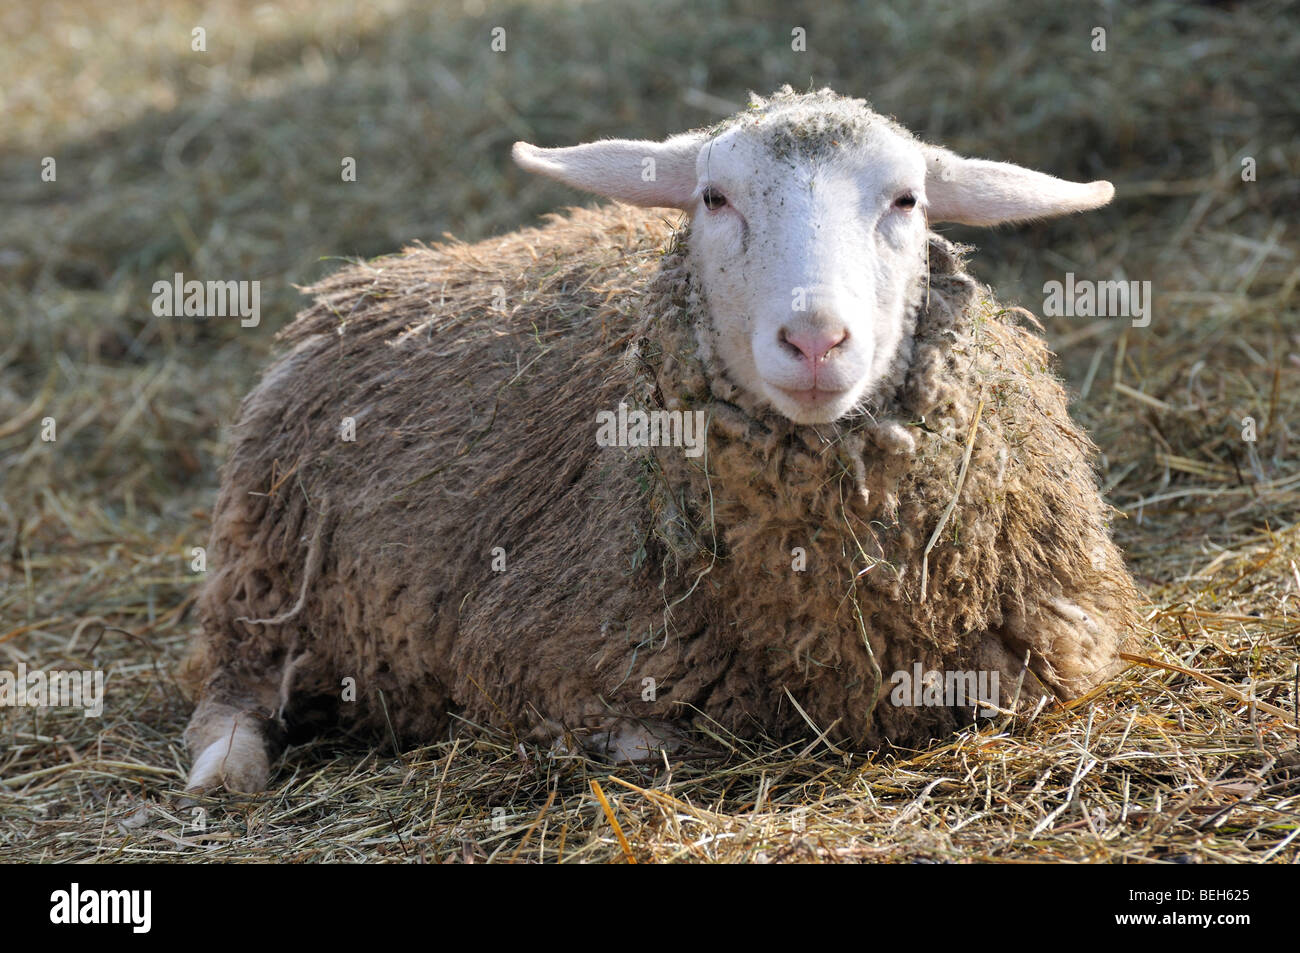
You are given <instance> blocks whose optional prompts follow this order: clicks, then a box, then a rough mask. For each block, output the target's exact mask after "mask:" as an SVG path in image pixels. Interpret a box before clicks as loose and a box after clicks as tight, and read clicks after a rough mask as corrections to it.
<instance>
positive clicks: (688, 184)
mask: <svg viewBox="0 0 1300 953" xmlns="http://www.w3.org/2000/svg"><path fill="white" fill-rule="evenodd" d="M703 144H704V137H703V136H699V135H694V134H686V135H682V136H674V137H673V138H671V139H667V140H665V141H663V142H651V141H650V140H648V139H646V140H634V139H605V140H603V141H601V142H588V143H585V144H583V145H580V146H568V147H567V148H560V149H541V148H538V147H537V146H534V145H529V144H528V143H526V142H516V143H515V147H514V149H513V150H511V155H513V156H514V159H515V162H517V163H519V165H520V166H521V167H523V168H525V169H527V170H528V171H529V172H535V173H537V174H538V175H545V176H549V177H550V178H552V179H558V180H559V181H561V182H563V183H564V184H565V185H571V186H573V187H574V188H575V189H583V190H584V191H587V192H595V193H597V194H598V195H604V196H606V197H607V198H611V199H617V200H618V201H620V202H627V203H629V204H631V205H643V206H646V207H657V206H663V207H666V208H680V209H686V208H688V207H689V206H690V205H691V204H692V202H693V199H694V196H695V186H696V174H695V160H696V158H697V157H698V156H699V154H700V147H701V146H702V145H703Z"/></svg>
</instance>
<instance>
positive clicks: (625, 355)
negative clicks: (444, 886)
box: [188, 206, 1137, 750]
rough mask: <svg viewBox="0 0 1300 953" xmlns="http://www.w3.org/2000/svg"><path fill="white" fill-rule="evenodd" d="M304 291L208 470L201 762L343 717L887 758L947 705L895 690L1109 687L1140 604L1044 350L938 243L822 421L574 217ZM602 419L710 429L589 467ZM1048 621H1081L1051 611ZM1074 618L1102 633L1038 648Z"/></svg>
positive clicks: (657, 269)
mask: <svg viewBox="0 0 1300 953" xmlns="http://www.w3.org/2000/svg"><path fill="white" fill-rule="evenodd" d="M677 238H678V239H680V236H677ZM665 244H668V245H669V246H670V250H669V251H667V252H662V253H661V249H662V248H663V247H664V245H665ZM309 290H310V292H311V293H313V294H314V295H315V296H316V303H315V304H314V305H313V306H312V307H310V308H309V309H308V310H306V311H304V312H303V313H302V314H301V315H300V316H299V317H298V319H297V321H295V322H294V323H293V324H292V325H291V326H290V327H288V328H287V329H286V330H285V331H284V332H282V339H283V340H284V341H285V342H286V343H287V344H288V345H289V346H290V347H291V350H289V351H288V353H286V354H285V355H284V356H283V357H281V358H280V359H279V360H278V361H277V362H276V364H275V365H274V366H273V367H272V368H271V369H270V370H269V371H268V373H267V375H266V377H265V378H264V380H263V382H262V384H261V385H260V386H259V387H258V388H257V389H256V390H255V391H254V392H253V393H252V394H250V395H249V397H248V398H247V399H246V400H245V402H244V405H243V407H242V408H241V415H240V420H239V423H238V425H237V427H236V429H235V433H234V439H233V441H232V449H231V453H230V458H229V462H228V464H227V466H226V469H225V471H224V474H223V486H222V492H221V496H220V499H219V501H218V505H217V509H216V512H215V517H214V526H213V540H212V545H211V548H210V553H211V554H212V555H211V558H210V561H211V564H212V566H213V569H212V571H211V572H210V575H209V579H208V581H207V583H206V585H205V587H204V589H203V592H202V594H201V596H200V601H199V614H200V623H201V631H200V633H199V636H198V639H197V641H196V650H195V653H194V655H193V657H192V659H191V661H190V664H189V666H188V674H189V677H190V679H191V681H192V683H193V684H194V685H196V686H198V685H200V684H201V685H202V686H203V698H202V700H201V702H200V705H199V710H198V711H197V712H196V714H195V718H194V720H193V721H192V723H191V728H190V731H189V733H188V739H189V741H190V745H191V748H192V749H195V750H201V748H202V745H203V744H204V743H205V742H206V741H207V740H209V739H207V734H205V732H207V733H211V732H209V731H208V727H209V726H212V725H219V724H220V723H221V722H220V716H221V715H222V714H223V713H227V712H229V711H231V710H237V711H241V712H245V713H252V714H254V715H257V716H261V717H262V718H264V719H265V720H266V722H267V723H268V724H269V725H271V726H272V729H273V736H274V738H275V739H278V738H279V737H280V735H281V734H284V735H286V736H287V737H290V738H292V737H294V736H295V735H298V734H305V733H310V732H311V731H314V730H316V729H317V728H319V727H320V726H321V725H322V724H324V723H326V722H328V721H331V720H335V719H338V720H341V721H342V722H343V723H344V724H347V725H352V726H355V727H359V728H365V729H368V730H373V731H385V732H386V731H388V730H389V729H390V727H391V730H393V731H395V732H396V733H398V734H399V735H401V736H402V737H404V738H407V739H410V740H427V739H430V738H434V737H437V736H439V735H441V734H442V733H444V732H446V731H447V730H448V729H449V728H450V727H451V725H452V722H453V716H454V717H455V719H456V720H466V721H469V722H477V723H483V724H492V725H497V726H500V727H505V728H508V729H511V730H514V731H516V732H517V733H518V734H519V735H520V736H527V737H531V738H533V739H534V740H539V741H544V740H546V739H549V738H554V737H556V736H557V735H560V734H565V733H571V734H573V735H575V736H577V737H579V738H580V739H582V740H584V741H586V742H587V743H589V744H591V743H593V742H594V743H596V744H599V743H601V741H602V739H603V740H605V741H610V742H611V743H612V739H614V738H615V736H616V735H617V734H618V732H619V731H621V730H623V727H624V726H626V725H628V724H637V725H643V724H644V725H656V726H666V725H685V724H689V723H691V722H696V721H699V722H703V723H705V724H712V725H718V726H721V727H722V728H724V729H725V730H727V731H730V732H733V733H735V734H737V735H739V736H742V737H757V736H764V735H765V736H768V737H771V738H775V739H780V738H787V737H794V736H798V735H803V734H807V733H808V732H809V731H810V730H811V728H810V725H809V722H811V723H812V724H813V725H815V726H816V728H817V730H818V732H823V731H824V732H825V733H826V735H827V737H829V738H833V739H835V740H838V741H843V742H845V743H848V744H852V745H854V746H858V747H869V746H875V745H878V744H880V743H884V742H891V743H894V744H912V743H918V742H921V741H923V740H924V739H926V738H929V737H933V736H935V735H938V734H942V733H944V732H947V731H951V730H952V729H954V728H955V727H957V726H959V725H960V724H963V723H966V722H968V721H969V720H970V711H969V709H960V708H943V707H938V708H933V707H932V708H908V707H897V706H893V705H890V704H886V703H882V701H881V699H882V696H883V694H884V689H885V687H886V686H885V685H884V682H885V680H886V679H887V678H888V676H889V674H890V673H891V672H893V671H896V670H910V669H911V668H912V667H913V665H914V664H921V665H923V666H924V667H925V668H927V669H940V670H943V669H949V670H953V669H956V670H967V669H977V668H984V669H992V670H996V671H999V672H1002V673H1003V674H1004V679H1005V680H1004V688H1005V687H1008V686H1010V687H1014V685H1015V684H1016V683H1017V680H1018V679H1019V678H1020V676H1021V674H1022V673H1021V666H1022V663H1023V661H1024V659H1025V658H1026V656H1027V655H1028V657H1029V660H1030V661H1029V668H1030V672H1029V675H1028V677H1027V678H1026V679H1025V685H1024V691H1023V695H1022V701H1024V700H1031V699H1033V698H1034V697H1036V696H1037V694H1042V693H1051V694H1055V695H1058V696H1061V697H1071V696H1074V695H1077V694H1079V693H1081V692H1082V691H1086V690H1087V689H1088V688H1090V687H1092V685H1094V684H1095V683H1096V682H1097V681H1099V680H1100V679H1101V678H1104V677H1105V676H1106V675H1108V674H1109V673H1110V672H1111V671H1112V670H1113V669H1114V666H1115V649H1116V646H1117V644H1118V640H1119V638H1120V637H1121V636H1120V633H1122V632H1123V631H1125V630H1126V629H1127V628H1128V627H1130V626H1131V625H1132V624H1133V621H1134V619H1133V609H1132V607H1133V606H1134V605H1135V604H1136V601H1137V600H1136V593H1135V591H1134V590H1133V587H1132V584H1131V581H1130V580H1129V577H1128V575H1127V573H1126V571H1125V570H1124V567H1123V562H1122V559H1121V558H1120V556H1119V553H1118V552H1117V551H1116V549H1115V547H1114V546H1113V544H1112V543H1111V542H1110V540H1109V537H1108V534H1107V528H1106V522H1107V513H1106V509H1105V507H1104V505H1103V503H1102V502H1101V500H1100V498H1099V496H1098V493H1097V489H1096V483H1095V479H1094V477H1093V474H1092V471H1091V463H1090V460H1091V455H1092V453H1093V448H1092V446H1091V444H1090V443H1089V441H1088V440H1087V438H1086V437H1085V436H1084V435H1083V434H1082V433H1081V432H1080V431H1079V430H1078V428H1077V427H1076V426H1075V425H1074V424H1073V423H1072V422H1071V421H1070V419H1069V417H1068V415H1067V412H1066V398H1065V394H1064V391H1063V389H1062V388H1061V386H1060V384H1059V382H1058V381H1057V380H1056V379H1055V378H1054V377H1053V376H1052V375H1051V373H1050V372H1049V370H1048V362H1049V355H1048V352H1047V350H1046V347H1045V346H1044V344H1043V342H1042V341H1041V339H1039V338H1038V337H1036V336H1035V335H1033V334H1031V333H1029V332H1027V331H1025V330H1023V329H1021V328H1019V327H1015V326H1013V325H1011V324H1009V323H1007V321H1006V320H1005V315H1003V314H1001V313H1000V312H999V311H998V310H997V309H996V306H995V305H994V304H993V303H992V301H991V299H989V298H988V296H987V295H986V294H985V293H984V292H983V291H982V290H980V289H979V288H978V286H977V285H976V284H975V282H974V281H973V280H972V279H971V278H970V277H969V276H968V275H966V274H965V273H964V271H963V270H962V263H961V260H960V254H959V250H958V249H957V248H955V247H954V246H952V245H950V244H949V243H947V242H946V241H944V240H943V239H941V238H939V237H938V236H932V238H931V242H930V275H929V279H928V282H927V284H926V286H925V287H922V288H918V292H917V299H916V309H915V310H916V314H915V316H914V318H913V320H914V322H915V327H914V334H913V349H912V351H911V352H909V353H907V354H905V355H901V356H900V359H899V363H898V365H897V366H896V368H895V374H894V376H893V378H892V380H891V383H890V386H889V388H888V391H887V393H883V394H882V395H881V397H880V399H879V400H878V401H876V402H875V404H874V405H873V406H870V407H868V408H866V412H864V413H863V414H862V415H860V416H855V417H850V418H846V419H845V420H843V421H841V422H839V423H837V424H835V425H828V426H816V427H812V426H796V425H793V424H791V423H790V422H789V421H788V420H786V419H785V418H782V417H779V416H777V415H775V414H773V413H771V412H770V411H767V410H765V409H764V408H763V407H761V406H758V405H757V404H756V403H755V401H754V400H753V399H752V398H750V397H749V396H748V395H747V394H745V393H744V392H742V391H740V390H739V389H738V388H737V387H736V386H735V385H734V383H733V382H732V381H730V380H729V379H728V377H727V375H726V373H725V371H724V370H723V369H721V368H720V367H718V366H717V364H716V362H715V361H714V359H713V358H712V356H711V354H710V348H709V347H708V333H707V331H708V323H707V317H706V314H705V311H704V308H703V305H702V303H701V301H700V300H699V296H698V294H697V293H696V288H695V285H694V283H693V282H692V279H691V268H690V261H689V256H688V255H687V254H686V253H685V252H684V251H683V250H682V246H681V244H680V241H675V240H674V239H673V236H672V235H671V228H670V226H669V225H667V224H666V223H664V222H663V221H662V220H660V218H659V217H658V216H657V215H656V213H653V212H645V211H641V210H636V209H631V208H626V207H622V206H611V207H606V208H602V209H597V210H574V211H572V212H570V213H569V214H568V215H567V216H563V217H561V216H556V217H555V218H554V219H553V220H552V222H551V223H550V224H548V225H546V226H545V227H542V228H538V229H525V230H521V231H519V232H515V233H512V234H510V235H507V236H503V237H501V238H499V239H493V240H489V241H487V242H483V243H480V244H478V245H472V246H471V245H463V244H451V245H443V246H439V247H437V248H432V249H430V248H423V247H421V248H414V249H408V250H407V251H406V252H404V253H403V254H401V255H398V256H392V257H389V258H384V259H379V260H377V261H375V262H371V263H367V264H361V265H356V266H353V267H350V268H347V269H344V270H343V271H341V272H339V273H338V274H336V275H334V276H332V277H330V278H328V279H326V280H325V281H323V282H321V283H320V284H319V285H317V286H315V287H314V288H312V289H309ZM502 299H504V301H505V302H507V305H506V307H505V308H497V307H494V302H498V301H501V300H502ZM620 401H629V402H634V403H637V404H638V405H640V406H642V407H645V408H650V409H655V408H659V409H667V410H675V409H680V410H703V411H705V413H706V414H707V417H708V421H709V425H708V442H707V453H706V454H705V455H704V456H703V457H701V458H699V459H692V458H689V457H687V456H686V455H685V454H684V453H683V452H682V450H681V448H671V447H658V448H639V447H629V448H601V447H598V446H597V445H596V442H595V439H594V432H595V425H594V423H593V421H595V419H596V413H597V412H599V411H608V410H611V409H613V408H615V407H616V406H617V405H618V404H619V402H620ZM979 408H982V409H979ZM977 409H978V413H977ZM977 416H978V423H977V424H976V418H977ZM344 418H350V419H351V420H352V421H353V422H354V424H355V434H356V436H355V440H352V441H343V440H340V439H339V428H340V421H341V420H343V419H344ZM972 427H975V431H974V442H973V445H972V450H971V455H970V460H969V464H968V470H967V474H966V478H965V481H964V483H963V484H962V486H961V488H960V489H961V492H960V493H959V494H958V493H957V489H958V487H957V481H958V475H959V473H960V471H961V467H962V463H963V459H964V457H965V451H966V444H967V439H968V437H969V436H970V434H971V428H972ZM954 499H955V500H956V502H955V504H954V505H953V507H952V511H951V513H950V515H949V516H948V518H947V520H946V522H944V525H943V530H942V532H941V533H939V535H938V536H937V537H936V539H935V542H934V545H933V547H932V548H930V549H929V551H928V553H927V552H926V549H927V545H928V543H929V540H930V537H931V536H932V534H934V531H935V529H936V527H937V526H939V524H940V521H941V518H942V514H943V513H944V512H945V509H946V508H947V507H948V506H949V504H950V503H952V502H953V501H954ZM800 551H801V552H802V554H803V565H802V567H801V568H800V569H798V570H796V568H795V566H796V565H797V564H798V560H799V558H800V557H799V552H800ZM499 559H504V561H505V565H504V567H500V566H498V565H497V563H498V561H499ZM923 566H924V570H925V572H924V574H925V576H926V586H925V588H924V590H923V589H922V586H921V578H922V575H923ZM502 568H503V569H504V571H499V570H500V569H502ZM1062 593H1067V594H1069V595H1070V597H1071V599H1073V600H1074V602H1075V603H1076V604H1077V607H1076V608H1067V609H1065V610H1057V611H1055V612H1052V611H1048V610H1047V609H1044V608H1043V607H1044V606H1045V605H1047V604H1050V603H1051V601H1052V600H1053V599H1054V598H1056V597H1057V596H1059V595H1060V594H1062ZM1079 593H1085V594H1087V597H1086V599H1084V600H1083V601H1080V596H1079ZM1080 609H1081V610H1082V611H1083V612H1085V613H1088V614H1090V615H1091V616H1092V617H1093V619H1094V621H1095V622H1096V624H1097V625H1100V628H1099V629H1098V630H1097V635H1096V637H1095V638H1092V639H1090V638H1086V637H1085V638H1079V637H1077V633H1078V626H1072V625H1070V624H1067V623H1068V620H1066V621H1062V619H1064V617H1063V616H1061V615H1060V613H1061V611H1065V612H1066V613H1067V615H1068V614H1069V613H1070V612H1077V611H1079V610H1080ZM1076 621H1077V620H1076ZM345 678H352V679H355V685H356V688H357V697H356V700H355V701H351V700H348V699H344V700H340V690H339V686H340V684H341V680H342V679H345ZM1009 700H1010V699H1009V698H1008V699H1004V702H1009ZM795 703H797V705H796V704H795ZM213 730H216V729H213ZM656 736H660V737H662V732H659V733H657V734H656Z"/></svg>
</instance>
